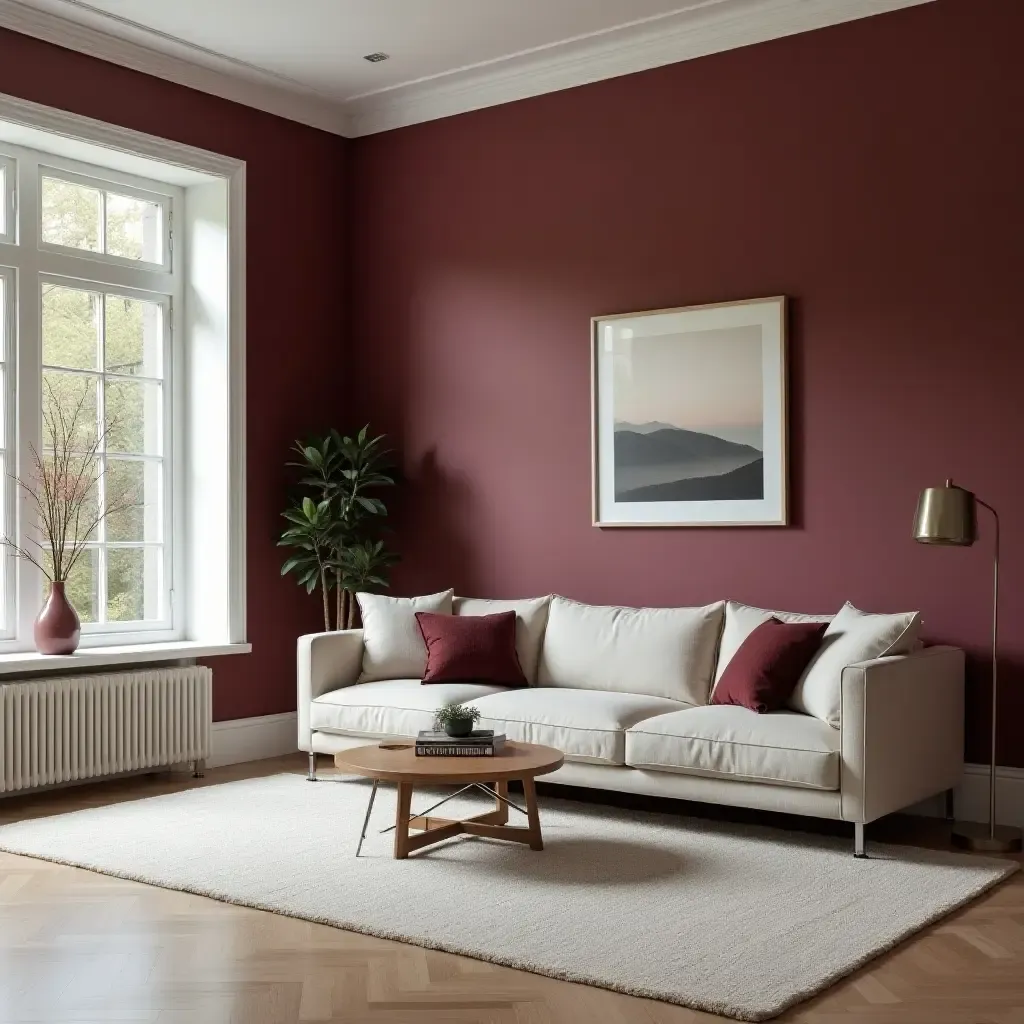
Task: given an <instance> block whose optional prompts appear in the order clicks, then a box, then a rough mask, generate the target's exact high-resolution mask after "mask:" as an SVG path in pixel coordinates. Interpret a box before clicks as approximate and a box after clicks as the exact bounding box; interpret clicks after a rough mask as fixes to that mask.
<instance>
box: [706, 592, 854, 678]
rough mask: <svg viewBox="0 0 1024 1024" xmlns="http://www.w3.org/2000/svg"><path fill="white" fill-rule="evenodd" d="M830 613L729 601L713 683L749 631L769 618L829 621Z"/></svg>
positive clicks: (792, 620)
mask: <svg viewBox="0 0 1024 1024" xmlns="http://www.w3.org/2000/svg"><path fill="white" fill-rule="evenodd" d="M833 618H834V616H832V615H804V614H803V613H802V612H779V611H772V610H771V609H770V608H755V607H753V605H749V604H740V603H739V601H729V602H728V604H726V606H725V626H724V628H723V629H722V642H721V643H720V644H719V645H718V667H717V668H716V669H715V685H716V686H717V685H718V680H719V679H721V678H722V673H723V672H724V671H725V669H726V666H727V665H728V664H729V662H730V661H732V659H733V657H734V655H735V654H736V652H737V651H738V650H739V649H740V647H742V646H743V641H744V640H746V639H747V637H748V636H750V634H751V633H753V632H754V630H755V629H757V627H758V626H760V625H761V623H762V622H767V621H768V620H769V619H778V620H779V621H780V622H831V621H832V619H833Z"/></svg>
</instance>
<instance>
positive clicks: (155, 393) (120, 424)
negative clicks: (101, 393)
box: [106, 380, 161, 455]
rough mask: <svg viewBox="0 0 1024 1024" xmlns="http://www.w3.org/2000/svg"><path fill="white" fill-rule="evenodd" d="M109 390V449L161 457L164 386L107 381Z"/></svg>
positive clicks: (126, 381)
mask: <svg viewBox="0 0 1024 1024" xmlns="http://www.w3.org/2000/svg"><path fill="white" fill-rule="evenodd" d="M106 389H107V390H106V402H107V405H106V413H107V450H108V451H111V452H126V453H130V454H132V455H159V454H160V443H161V436H160V435H161V429H160V428H161V421H160V399H161V395H160V392H161V386H160V385H159V384H148V383H142V382H141V381H140V382H136V381H129V380H108V381H107V383H106Z"/></svg>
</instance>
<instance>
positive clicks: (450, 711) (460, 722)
mask: <svg viewBox="0 0 1024 1024" xmlns="http://www.w3.org/2000/svg"><path fill="white" fill-rule="evenodd" d="M434 718H435V720H436V721H437V724H438V727H439V728H441V729H444V731H445V732H446V733H447V734H448V735H449V736H453V737H461V736H468V735H469V734H470V733H471V732H472V731H473V726H474V725H476V723H477V722H479V721H480V712H479V711H478V710H477V709H476V708H471V707H467V706H466V705H465V704H457V703H455V702H454V701H452V702H451V703H448V704H445V705H444V707H441V708H438V709H437V713H436V714H435V716H434Z"/></svg>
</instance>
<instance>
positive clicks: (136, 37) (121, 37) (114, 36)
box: [0, 0, 348, 135]
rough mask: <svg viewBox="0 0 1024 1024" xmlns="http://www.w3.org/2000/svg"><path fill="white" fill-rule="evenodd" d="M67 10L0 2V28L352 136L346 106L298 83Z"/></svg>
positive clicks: (47, 1) (42, 0) (84, 10)
mask: <svg viewBox="0 0 1024 1024" xmlns="http://www.w3.org/2000/svg"><path fill="white" fill-rule="evenodd" d="M67 9H68V8H67V5H65V4H60V3H55V2H53V0H36V3H35V4H34V5H29V4H26V3H20V2H18V0H0V27H2V28H8V29H11V30H13V31H14V32H20V33H22V35H26V36H32V37H33V38H35V39H42V40H43V41H44V42H47V43H55V44H56V45H57V46H63V47H64V48H65V49H68V50H77V51H78V52H79V53H85V54H88V55H89V56H92V57H99V58H100V60H105V61H109V62H110V63H111V64H118V65H120V66H121V67H124V68H131V69H132V70H133V71H141V72H142V73H143V74H147V75H153V76H154V77H156V78H163V79H166V80H167V81H168V82H175V83H177V84H178V85H185V86H188V87H189V88H190V89H198V90H199V91H200V92H205V93H207V94H209V95H211V96H219V97H221V99H225V100H232V101H234V102H235V103H243V104H245V105H246V106H247V107H254V108H255V109H256V110H264V111H266V112H267V113H269V114H276V115H278V117H286V118H288V119H289V120H291V121H299V122H300V123H302V124H308V125H310V126H311V127H313V128H321V129H323V130H324V131H327V132H332V133H333V134H335V135H345V134H346V133H347V131H346V130H347V127H348V116H347V114H346V113H345V110H344V107H343V106H342V105H341V104H339V103H338V102H337V101H335V100H332V99H330V98H329V97H327V96H323V95H321V94H320V93H317V92H315V91H314V90H312V89H309V88H308V87H306V86H304V85H302V83H300V82H295V81H293V80H292V79H290V78H285V77H283V76H281V75H276V74H273V73H272V72H269V71H266V70H264V69H263V68H258V67H255V66H254V65H252V64H247V63H245V62H244V61H239V60H232V59H231V58H230V57H225V56H224V55H223V54H219V53H214V52H213V51H212V50H207V49H204V48H203V47H200V46H195V45H193V44H191V43H187V42H185V41H184V40H181V39H176V38H174V37H173V36H169V35H166V34H164V33H162V32H156V31H154V30H152V29H148V28H145V27H144V26H142V25H137V24H135V23H134V22H131V21H129V20H128V19H126V18H120V17H117V16H116V15H111V14H107V13H106V12H103V11H97V10H94V9H90V8H89V7H87V6H86V5H84V4H81V5H80V4H75V5H74V11H75V19H76V20H74V21H72V20H71V19H70V18H67V17H64V16H63V14H57V13H54V12H55V11H57V10H67Z"/></svg>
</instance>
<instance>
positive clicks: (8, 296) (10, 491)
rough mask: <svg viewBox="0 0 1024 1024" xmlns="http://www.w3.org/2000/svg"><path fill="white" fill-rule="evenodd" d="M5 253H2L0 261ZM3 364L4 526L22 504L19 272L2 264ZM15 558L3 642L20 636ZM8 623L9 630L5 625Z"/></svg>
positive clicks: (6, 568)
mask: <svg viewBox="0 0 1024 1024" xmlns="http://www.w3.org/2000/svg"><path fill="white" fill-rule="evenodd" d="M2 260H3V251H2V250H0V261H2ZM0 293H2V295H0V362H2V363H3V374H4V379H3V382H2V385H0V386H2V388H3V398H2V401H3V423H2V426H0V429H2V430H3V440H2V443H0V451H2V452H3V460H2V462H0V473H2V477H0V495H2V498H0V502H2V508H3V520H2V521H3V523H6V524H13V523H14V522H15V521H16V514H17V507H18V500H17V493H16V491H17V487H16V485H15V483H14V481H13V480H11V479H10V473H11V471H12V470H13V469H14V467H15V465H16V462H17V453H18V449H17V437H18V434H17V422H18V421H17V407H16V403H15V402H14V401H13V400H12V395H13V391H14V389H13V387H12V385H11V378H13V377H14V375H15V366H16V362H15V359H14V350H15V348H16V345H15V343H14V342H15V338H16V336H17V329H18V310H17V307H18V272H17V271H16V270H15V269H14V267H5V266H3V265H2V263H0ZM15 569H16V565H15V557H14V554H13V552H11V551H10V549H9V548H8V547H7V546H6V545H0V590H2V596H3V607H2V609H0V641H3V640H11V639H13V638H14V637H15V635H16V632H17V624H16V622H15V618H14V614H9V613H13V612H15V611H16V609H17V606H18V603H17V587H16V579H17V574H16V572H15ZM5 622H6V623H7V625H6V627H5V625H4V623H5Z"/></svg>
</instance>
